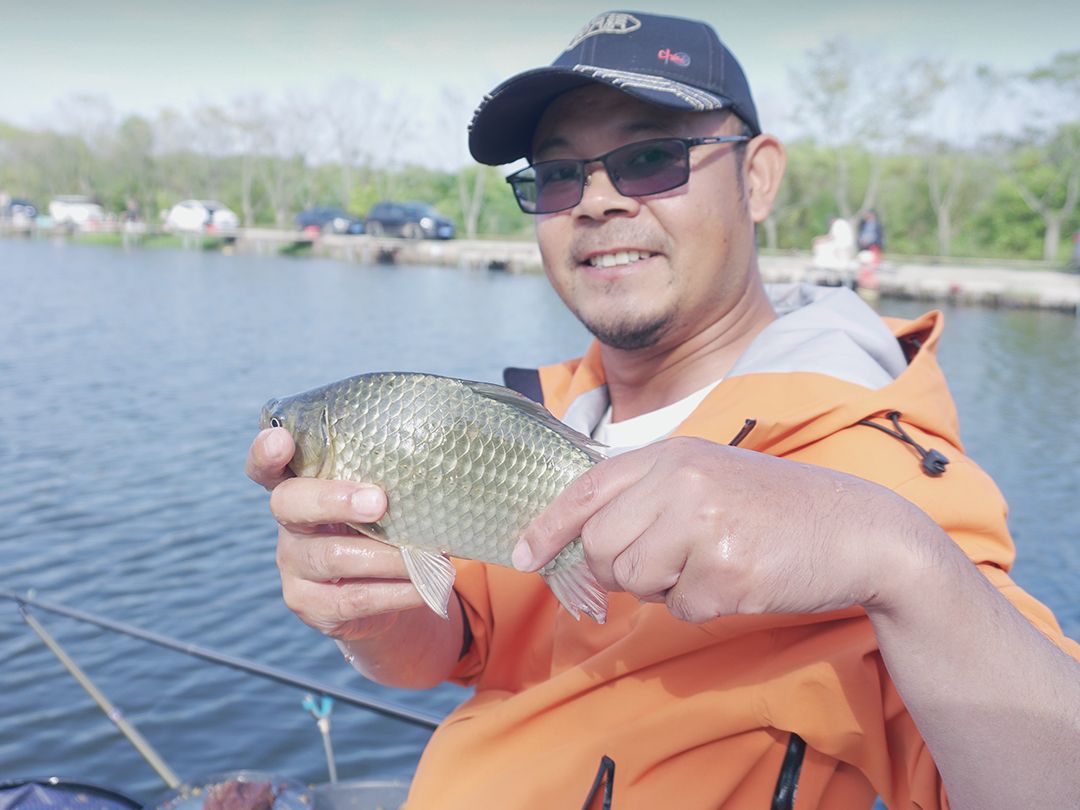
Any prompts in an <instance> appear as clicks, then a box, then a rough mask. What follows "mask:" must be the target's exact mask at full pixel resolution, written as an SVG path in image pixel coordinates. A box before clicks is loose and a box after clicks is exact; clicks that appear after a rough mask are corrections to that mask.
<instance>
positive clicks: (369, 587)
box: [281, 575, 424, 637]
mask: <svg viewBox="0 0 1080 810" xmlns="http://www.w3.org/2000/svg"><path fill="white" fill-rule="evenodd" d="M281 592H282V597H283V598H284V601H285V604H286V605H287V606H288V607H289V609H290V610H292V611H293V612H294V613H296V615H297V616H298V617H299V618H300V619H301V621H303V622H304V623H305V624H307V625H309V626H311V627H314V628H315V629H316V630H319V631H321V632H323V633H326V634H328V635H331V636H352V637H355V636H357V635H358V634H363V633H365V632H372V631H373V630H375V629H376V628H375V627H373V626H371V625H370V624H369V620H370V619H372V618H373V617H377V616H387V614H396V613H398V612H400V611H402V610H409V609H411V608H417V607H423V606H424V600H423V599H422V598H421V597H420V593H419V592H418V591H417V590H416V588H415V587H413V585H412V583H411V582H409V581H408V580H407V579H406V580H343V581H342V582H337V583H334V582H312V581H310V580H304V579H299V578H289V577H285V576H284V575H283V576H282V579H281ZM361 625H363V626H361Z"/></svg>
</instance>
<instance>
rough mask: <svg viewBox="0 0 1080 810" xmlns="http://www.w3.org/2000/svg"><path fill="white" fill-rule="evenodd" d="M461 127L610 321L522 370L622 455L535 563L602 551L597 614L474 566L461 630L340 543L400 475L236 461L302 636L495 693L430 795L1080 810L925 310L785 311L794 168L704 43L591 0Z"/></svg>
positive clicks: (587, 483) (1065, 699) (389, 552)
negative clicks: (383, 482) (778, 222)
mask: <svg viewBox="0 0 1080 810" xmlns="http://www.w3.org/2000/svg"><path fill="white" fill-rule="evenodd" d="M470 146H471V149H472V152H473V155H474V157H476V158H477V159H478V160H480V161H482V162H487V163H492V164H499V163H506V162H510V161H513V160H516V159H518V158H521V157H525V158H527V159H528V160H529V162H530V167H529V168H526V169H524V170H522V171H521V172H518V173H515V174H514V175H513V176H511V178H510V180H511V183H512V185H513V186H514V190H515V193H516V194H517V197H518V200H519V203H520V204H521V206H522V208H523V209H524V210H526V211H529V212H531V213H534V214H535V215H536V234H537V239H538V242H539V245H540V248H541V253H542V256H543V261H544V267H545V270H546V272H547V275H548V278H549V279H550V281H551V283H552V285H553V286H554V288H555V289H556V291H557V292H558V293H559V295H560V296H561V297H562V299H563V301H565V302H566V304H567V306H568V307H569V308H570V309H571V310H572V311H573V312H574V313H575V314H576V315H577V316H578V317H579V318H580V319H581V320H582V322H584V323H585V324H586V325H587V326H588V328H589V329H590V330H591V331H592V332H593V334H594V335H596V337H597V340H596V342H594V343H593V345H592V346H590V348H589V350H588V351H587V352H586V354H585V356H584V357H583V358H582V359H580V360H576V361H572V362H570V363H566V364H562V365H559V366H555V367H550V368H546V369H541V370H540V371H539V373H526V372H521V371H518V372H516V373H514V374H512V375H510V376H509V377H508V381H509V382H514V383H516V384H517V385H518V387H520V388H523V389H525V390H527V391H529V392H530V393H531V394H533V395H534V396H536V397H537V398H542V399H543V401H544V403H545V405H546V406H547V407H548V408H549V409H550V410H552V411H553V412H554V413H555V414H556V415H557V416H559V417H561V418H562V419H563V420H564V421H566V422H568V423H569V424H571V425H573V426H574V427H577V428H578V429H580V430H583V431H585V432H589V433H591V434H592V435H594V436H595V437H597V438H598V439H600V440H601V441H603V442H604V443H605V444H608V445H611V446H612V448H613V449H612V455H613V457H612V458H610V459H608V460H606V461H604V462H602V463H600V464H598V465H597V466H596V467H594V468H593V469H592V470H591V471H590V472H589V473H586V474H585V475H584V476H582V477H581V478H580V479H578V481H577V482H575V483H574V484H573V485H571V487H569V488H568V489H567V490H566V491H565V492H564V493H563V494H562V495H560V496H559V497H558V498H557V499H556V500H555V502H554V503H553V504H552V505H551V506H550V507H549V508H548V509H547V510H546V511H545V512H544V513H543V514H542V515H541V516H540V517H539V518H537V520H536V521H534V523H533V524H532V525H531V526H530V527H529V529H528V530H527V531H526V533H525V536H524V537H523V538H522V541H521V542H520V543H519V544H518V547H517V548H516V550H515V554H514V562H515V565H516V566H517V567H518V568H519V569H521V570H522V571H535V570H536V569H538V568H539V567H541V566H542V565H543V564H544V563H545V562H546V561H547V560H549V559H551V558H552V557H553V556H554V555H555V554H556V553H557V551H558V550H559V548H561V547H562V546H563V545H565V544H566V543H567V542H569V541H571V540H572V539H574V538H575V537H577V536H581V538H582V542H583V544H584V547H585V549H586V554H587V557H588V560H589V565H590V568H591V569H592V570H593V573H594V574H595V575H596V577H597V579H598V580H599V582H600V583H601V584H602V585H603V586H604V587H606V588H608V589H610V591H611V594H610V600H609V613H608V620H607V623H606V624H603V625H598V624H596V623H594V622H592V621H590V620H588V619H586V620H583V621H581V622H580V623H579V622H575V621H574V620H573V618H571V617H570V616H569V614H567V613H566V611H564V610H562V609H561V608H560V607H559V606H558V604H557V602H556V601H555V600H554V598H553V597H552V596H551V595H550V593H548V591H547V588H546V586H545V585H544V584H543V582H542V580H541V578H540V577H536V576H534V575H531V574H522V573H520V572H519V571H514V570H511V569H507V568H501V567H498V566H488V565H483V564H480V563H474V562H467V561H457V562H456V564H457V568H458V577H457V581H456V585H455V590H456V592H457V596H458V598H457V599H456V600H452V601H451V610H450V620H449V621H445V620H443V619H441V618H440V617H437V616H435V614H434V613H433V612H432V611H430V610H428V609H427V608H426V607H423V603H422V601H421V599H420V597H419V595H418V593H417V592H416V590H415V588H413V586H412V585H411V583H410V582H409V581H408V579H407V575H406V573H405V570H404V567H403V565H402V563H401V560H400V555H399V554H398V553H397V551H396V550H395V549H393V548H390V547H388V546H384V545H381V544H379V543H378V542H376V541H374V540H371V539H369V538H366V537H361V536H358V535H356V534H355V533H350V532H349V531H347V530H343V529H341V528H340V527H341V526H342V525H344V524H353V525H358V524H363V523H369V522H372V521H376V520H378V519H379V518H380V517H381V515H382V514H383V512H384V511H385V509H386V508H387V502H386V497H385V494H384V493H383V492H382V491H381V490H379V489H378V488H376V487H373V486H365V485H356V484H346V483H344V482H334V481H318V480H313V479H287V478H286V473H285V464H286V462H287V461H288V459H289V458H290V456H291V454H292V452H293V445H292V442H291V439H290V438H289V436H288V435H287V434H286V433H285V432H284V431H282V430H280V429H275V430H270V431H266V432H264V433H262V434H260V435H259V436H258V437H257V438H256V440H255V443H254V445H253V448H252V451H251V454H250V456H249V460H248V470H249V474H250V475H251V476H252V478H254V479H255V480H256V481H258V482H260V483H262V484H264V485H265V486H267V487H269V488H271V489H272V494H271V499H270V502H271V509H272V511H273V513H274V515H275V517H276V518H277V520H278V521H279V523H280V524H281V530H280V533H279V547H278V560H279V566H280V568H281V575H282V586H283V592H284V596H285V600H286V602H287V603H288V604H289V606H290V607H291V608H292V609H293V610H295V611H296V612H297V613H298V614H299V615H300V617H301V618H302V619H303V620H304V621H305V622H307V623H308V624H310V625H312V626H314V627H316V628H319V629H320V630H322V631H323V632H325V633H327V634H329V635H331V636H333V637H334V638H335V639H337V641H338V643H339V645H340V646H341V648H342V649H343V651H344V652H345V654H346V657H347V658H348V659H349V660H350V661H352V663H353V664H354V666H355V667H356V668H357V669H358V670H359V671H360V672H362V673H364V674H365V675H366V676H368V677H370V678H373V679H375V680H378V681H380V682H383V683H388V684H393V685H398V686H409V687H416V688H422V687H427V686H431V685H433V684H436V683H439V682H441V681H443V680H446V679H453V680H456V681H458V682H461V683H466V684H471V685H474V686H475V687H476V694H475V696H474V697H473V698H472V699H471V700H469V701H468V702H466V703H465V704H464V705H463V706H462V707H460V708H459V709H457V710H456V711H455V712H453V713H452V714H451V715H450V717H449V718H447V720H446V721H445V722H444V723H443V724H442V726H440V728H439V730H438V731H436V733H435V734H434V736H433V737H432V740H431V742H430V744H429V746H428V748H427V750H426V751H425V754H424V757H423V759H422V760H421V763H420V766H419V768H418V771H417V774H416V778H415V780H414V783H413V789H412V793H411V794H410V801H409V807H410V808H413V807H417V808H429V807H431V808H436V807H437V808H477V807H536V808H552V807H559V808H562V807H580V806H582V804H583V802H586V806H597V805H594V804H590V803H589V801H591V800H593V799H595V800H596V801H597V802H599V801H601V797H602V794H603V793H604V792H605V790H606V791H609V792H610V791H612V789H613V796H614V804H613V805H612V806H614V807H615V808H631V807H650V808H655V807H679V808H707V807H708V808H714V807H718V806H724V807H734V808H741V807H767V806H770V804H769V803H770V802H772V805H771V806H773V807H791V806H793V805H792V800H793V791H794V790H795V789H796V787H797V791H798V799H797V801H796V802H795V804H794V806H796V807H799V808H849V807H869V806H870V805H871V804H872V803H873V800H874V796H875V795H877V794H880V795H881V796H883V797H884V798H885V799H886V801H887V802H888V804H889V806H890V807H909V806H916V805H917V806H919V807H922V808H930V807H941V806H945V804H946V803H947V802H951V804H952V806H953V807H978V808H993V807H1067V806H1078V805H1080V776H1078V773H1080V769H1078V768H1077V767H1076V756H1077V751H1080V667H1078V666H1077V664H1076V662H1075V661H1074V660H1072V659H1071V658H1070V657H1069V656H1067V655H1066V654H1064V653H1063V652H1062V648H1064V649H1066V650H1068V652H1069V653H1071V654H1072V655H1073V656H1078V655H1080V650H1078V648H1077V646H1076V645H1075V644H1073V643H1072V642H1069V641H1068V640H1067V639H1064V638H1063V637H1062V635H1061V632H1060V630H1059V628H1058V627H1057V624H1056V623H1055V622H1054V619H1053V617H1052V616H1051V615H1050V614H1049V612H1048V611H1047V610H1046V609H1045V608H1043V607H1042V606H1041V605H1039V604H1038V603H1037V602H1035V601H1034V600H1033V599H1032V598H1031V597H1029V596H1027V595H1026V594H1024V593H1023V592H1021V591H1020V590H1019V589H1018V588H1017V587H1016V586H1015V585H1014V584H1012V582H1011V581H1010V580H1009V578H1008V576H1007V574H1006V573H1005V571H1006V570H1007V568H1008V567H1009V565H1010V564H1011V561H1012V558H1013V550H1012V543H1011V540H1010V539H1009V536H1008V533H1007V529H1006V526H1005V510H1004V504H1003V502H1002V501H1001V498H1000V495H999V494H998V492H997V490H996V488H995V487H994V486H993V484H992V482H990V481H989V479H988V478H987V477H986V476H985V475H984V474H983V473H982V472H981V471H980V470H978V468H977V467H976V466H975V465H974V464H973V463H972V462H970V461H969V460H968V459H966V458H964V456H963V454H962V452H961V450H960V445H959V438H958V435H957V433H958V431H957V425H956V419H955V413H954V410H953V406H952V403H951V400H950V399H949V396H948V392H947V390H946V389H945V386H944V381H943V379H942V378H941V375H940V371H939V370H938V367H937V365H936V361H935V358H934V349H935V347H936V344H937V341H938V338H939V335H940V332H941V322H940V317H939V316H938V315H937V314H934V313H932V314H930V315H927V316H924V317H923V318H921V319H919V320H917V321H914V322H911V323H899V322H895V323H890V324H889V325H888V326H886V324H885V323H884V322H883V321H882V320H881V319H880V318H878V317H877V316H876V315H875V314H874V313H873V312H872V311H871V310H869V309H867V308H866V307H864V306H862V305H861V304H860V303H859V301H858V299H857V298H856V297H855V296H854V295H853V294H852V293H850V291H847V290H843V289H828V290H825V289H821V290H812V289H800V288H797V287H794V288H790V289H787V290H776V291H772V292H773V295H772V298H770V295H769V294H768V293H767V291H766V289H765V287H764V285H763V284H762V282H761V278H760V275H759V273H758V267H757V258H756V252H755V240H754V228H755V225H756V223H758V222H761V221H762V220H763V219H764V218H765V217H766V216H767V215H768V213H769V208H770V205H771V203H772V200H773V198H774V196H775V193H776V190H777V187H778V184H779V182H780V179H781V176H782V174H783V169H784V161H785V157H784V151H783V148H782V146H781V145H780V143H779V142H778V141H777V140H776V139H775V138H774V137H772V136H770V135H768V134H764V133H763V132H762V130H761V127H760V124H759V122H758V118H757V112H756V110H755V108H754V104H753V100H752V98H751V96H750V91H749V87H748V85H747V83H746V80H745V77H744V76H743V73H742V70H741V69H740V68H739V66H738V64H737V63H736V62H735V60H734V58H733V57H732V56H731V54H730V53H729V52H728V51H727V49H726V48H725V47H724V46H723V45H722V44H721V43H720V41H719V40H718V39H717V38H716V35H715V33H714V32H713V31H712V29H711V28H709V27H708V26H706V25H705V24H703V23H697V22H692V21H686V20H678V19H674V18H669V17H658V16H653V15H646V14H629V13H622V12H617V13H611V14H605V15H601V16H600V17H598V18H596V19H595V20H593V21H592V22H591V23H590V24H589V25H587V26H586V28H585V29H583V30H582V31H581V33H580V34H579V35H578V36H577V37H575V38H574V40H573V41H572V42H571V43H570V45H569V47H568V48H567V50H566V51H565V52H564V53H563V54H562V55H561V56H560V57H558V58H557V59H556V62H555V63H554V65H553V66H551V67H549V68H541V69H538V70H535V71H529V72H527V73H524V74H520V75H519V76H516V77H514V78H512V79H510V80H508V81H507V82H504V83H503V84H502V85H500V86H499V87H498V88H496V90H495V91H493V93H492V94H491V95H490V96H489V97H487V98H486V99H485V101H484V103H483V104H482V105H481V107H480V109H479V110H478V111H477V114H476V117H475V118H474V121H473V125H472V128H471V134H470ZM729 444H731V445H738V447H729V446H728V445H729ZM641 445H644V446H643V447H641ZM633 448H637V449H633ZM620 451H623V452H620ZM775 456H781V457H784V458H775ZM871 482H877V483H871ZM931 518H932V519H931ZM946 532H948V534H946ZM973 562H974V563H975V564H972V563H973ZM1017 608H1019V610H1017ZM1021 612H1022V613H1023V614H1024V615H1021ZM1025 617H1026V618H1025ZM946 793H947V794H948V799H946ZM587 797H588V801H587ZM609 798H610V797H609Z"/></svg>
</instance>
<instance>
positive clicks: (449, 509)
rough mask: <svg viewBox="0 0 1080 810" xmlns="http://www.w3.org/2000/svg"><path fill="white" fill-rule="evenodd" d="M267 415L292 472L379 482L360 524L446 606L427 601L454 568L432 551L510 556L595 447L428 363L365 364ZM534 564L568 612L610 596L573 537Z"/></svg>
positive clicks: (533, 409) (532, 409) (588, 608)
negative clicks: (379, 508) (381, 501)
mask: <svg viewBox="0 0 1080 810" xmlns="http://www.w3.org/2000/svg"><path fill="white" fill-rule="evenodd" d="M262 423H263V425H264V426H270V425H273V424H281V425H282V426H285V427H287V428H288V429H289V430H290V432H291V433H292V434H293V438H294V440H295V441H296V444H297V448H298V450H297V456H295V457H294V459H293V462H292V464H291V466H292V468H293V470H294V472H296V473H297V474H298V475H315V476H317V477H320V478H333V479H343V480H349V481H357V482H367V483H373V484H377V485H379V486H380V487H382V488H383V489H384V490H385V491H386V493H387V501H388V509H387V513H386V515H384V516H383V518H381V519H380V520H379V521H378V523H377V524H374V525H372V526H361V527H358V528H360V529H361V530H362V531H365V532H366V533H369V534H372V535H373V536H375V537H377V538H378V539H380V540H383V541H385V542H387V543H390V544H392V545H395V546H398V547H399V548H401V549H402V552H403V556H404V557H405V560H406V564H407V566H409V567H410V575H411V576H412V578H413V581H414V582H415V583H417V587H418V588H419V589H420V590H421V593H422V594H424V593H425V588H424V587H422V585H427V586H430V588H429V589H430V590H432V594H431V598H430V599H429V597H428V595H427V594H425V601H428V604H429V605H431V606H432V607H433V608H434V609H436V610H437V611H438V612H442V613H444V614H445V604H442V606H441V608H440V607H439V606H438V605H437V604H432V602H433V601H434V602H436V603H442V602H443V598H444V596H445V597H446V599H448V598H449V594H450V587H451V585H452V577H453V573H452V572H453V569H452V567H451V566H449V563H446V566H445V567H441V564H440V563H439V562H437V561H436V560H435V559H433V558H432V556H431V555H443V554H449V555H453V556H457V557H464V558H468V559H476V560H482V561H484V562H490V563H496V564H499V565H504V566H509V565H511V561H510V557H511V553H512V551H513V548H514V545H515V543H516V542H517V540H518V538H519V537H520V535H521V533H522V532H523V530H524V529H525V527H526V526H527V525H528V524H529V523H530V522H531V521H532V519H533V518H534V517H536V515H538V514H539V513H540V512H541V511H543V509H544V508H545V507H546V506H547V505H548V504H549V503H550V502H551V501H552V500H553V499H554V498H555V496H556V495H558V494H559V493H560V492H561V491H562V490H563V489H565V488H566V486H568V485H569V484H570V482H572V481H573V480H574V479H575V478H577V477H578V476H579V475H581V474H582V473H583V472H585V470H587V469H588V468H589V467H590V466H592V464H594V463H595V462H596V461H597V460H598V459H599V458H601V457H602V456H601V455H600V454H599V452H598V450H597V448H596V446H595V445H594V444H593V443H592V442H591V440H590V439H588V438H587V437H583V436H580V435H579V434H575V433H574V432H573V431H571V430H570V429H569V428H567V427H565V426H564V425H562V424H561V423H559V422H558V421H557V420H555V418H554V417H552V416H551V415H550V414H548V413H547V412H546V411H543V409H542V408H541V407H539V406H537V405H536V404H534V403H531V402H530V401H529V400H526V399H525V398H524V397H521V396H520V395H518V394H515V393H513V392H511V391H509V390H508V389H504V388H502V387H501V386H495V385H491V384H487V383H472V382H469V381H465V380H457V379H454V378H450V377H439V376H435V375H428V374H416V373H405V372H385V373H377V374H365V375H360V376H357V377H351V378H349V379H347V380H342V381H340V382H338V383H332V384H330V385H328V386H324V387H323V388H319V389H315V390H313V391H309V392H306V393H304V394H298V395H296V396H295V397H289V398H285V399H281V400H271V402H269V403H268V404H267V406H266V408H264V411H263V419H262ZM320 444H321V445H322V446H321V447H320ZM417 555H419V556H417ZM433 565H434V566H435V567H436V568H438V569H439V571H441V573H440V572H439V571H436V572H434V573H432V572H431V571H430V570H429V569H430V567H431V566H433ZM417 567H418V568H421V569H423V571H427V573H423V571H422V572H420V573H418V572H417V571H415V570H414V568H417ZM446 568H449V572H447V571H446ZM540 573H541V575H543V576H544V577H545V579H547V581H548V584H549V585H550V586H551V588H552V590H553V591H554V592H555V593H556V595H557V596H558V597H559V599H560V601H562V602H563V604H564V605H566V606H567V608H568V609H569V610H571V612H572V613H574V615H575V616H576V615H577V613H578V611H582V612H586V613H588V614H589V615H591V616H593V618H595V619H597V620H598V621H602V620H603V617H604V613H605V610H604V605H605V603H606V597H605V596H604V594H603V592H602V591H601V590H600V589H599V586H598V585H597V584H596V583H595V579H594V578H593V577H592V575H591V573H589V572H588V568H587V565H586V563H585V557H584V552H583V549H582V548H581V543H580V540H575V541H573V542H572V543H571V544H569V545H568V546H567V547H566V548H564V549H563V550H562V552H560V554H559V555H558V556H557V557H556V558H555V559H554V560H552V562H551V563H549V564H548V565H547V566H545V567H544V568H543V569H541V571H540ZM445 576H449V578H450V579H449V582H443V581H442V580H443V579H444V577H445ZM432 577H433V578H434V579H435V580H437V581H436V582H418V579H420V580H428V579H429V578H432Z"/></svg>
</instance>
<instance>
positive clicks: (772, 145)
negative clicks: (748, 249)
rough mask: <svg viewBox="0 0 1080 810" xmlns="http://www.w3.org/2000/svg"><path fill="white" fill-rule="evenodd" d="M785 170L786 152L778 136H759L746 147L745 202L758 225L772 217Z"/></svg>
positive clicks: (744, 167) (744, 158)
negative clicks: (771, 213) (774, 202)
mask: <svg viewBox="0 0 1080 810" xmlns="http://www.w3.org/2000/svg"><path fill="white" fill-rule="evenodd" d="M786 166H787V152H786V151H784V145H783V144H782V143H780V141H779V140H777V138H776V137H775V136H773V135H769V134H762V135H758V136H757V137H756V138H754V139H753V140H751V141H750V142H749V143H748V144H747V145H746V154H745V155H744V157H743V172H744V173H745V177H744V179H745V187H746V201H747V206H748V209H749V211H750V217H751V219H753V221H754V222H755V223H757V222H764V221H765V219H766V217H768V216H769V212H770V211H771V210H772V206H773V201H774V200H775V199H776V194H777V192H778V191H779V190H780V181H781V180H782V179H783V177H784V168H785V167H786Z"/></svg>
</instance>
